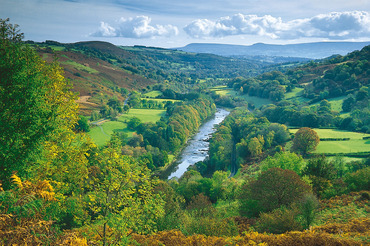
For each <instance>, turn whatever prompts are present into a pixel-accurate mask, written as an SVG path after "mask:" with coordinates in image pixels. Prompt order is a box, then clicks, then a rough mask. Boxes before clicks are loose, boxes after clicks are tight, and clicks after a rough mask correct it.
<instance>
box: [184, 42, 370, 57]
mask: <svg viewBox="0 0 370 246" xmlns="http://www.w3.org/2000/svg"><path fill="white" fill-rule="evenodd" d="M369 44H370V42H317V43H302V44H286V45H276V44H263V43H257V44H253V45H249V46H247V45H228V44H206V43H202V44H200V43H193V44H189V45H187V46H185V47H182V48H178V50H182V51H186V52H197V53H211V54H216V55H222V56H242V57H249V58H253V56H271V57H292V58H294V57H296V58H297V57H300V58H311V59H321V58H325V57H329V56H332V55H337V54H338V55H346V54H347V53H349V52H351V51H354V50H359V49H362V48H363V47H364V46H366V45H369Z"/></svg>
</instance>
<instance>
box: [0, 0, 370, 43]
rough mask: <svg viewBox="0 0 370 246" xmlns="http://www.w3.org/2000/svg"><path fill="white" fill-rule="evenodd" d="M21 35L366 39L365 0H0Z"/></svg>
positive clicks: (368, 9)
mask: <svg viewBox="0 0 370 246" xmlns="http://www.w3.org/2000/svg"><path fill="white" fill-rule="evenodd" d="M7 17H9V18H10V21H11V22H12V23H17V24H19V25H20V27H21V30H22V32H24V33H25V39H26V40H34V41H45V40H56V41H59V42H78V41H86V40H102V41H108V42H111V43H114V44H117V45H147V46H157V47H181V46H184V45H186V44H189V43H227V44H242V45H251V44H254V43H258V42H263V43H274V44H286V43H302V42H316V41H342V40H350V41H369V40H370V0H105V1H103V0H101V1H99V0H0V18H2V19H4V18H7Z"/></svg>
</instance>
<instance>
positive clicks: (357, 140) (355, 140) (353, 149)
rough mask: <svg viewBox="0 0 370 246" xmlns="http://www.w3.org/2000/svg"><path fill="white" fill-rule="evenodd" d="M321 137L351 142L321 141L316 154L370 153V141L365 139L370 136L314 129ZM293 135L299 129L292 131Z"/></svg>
mask: <svg viewBox="0 0 370 246" xmlns="http://www.w3.org/2000/svg"><path fill="white" fill-rule="evenodd" d="M314 130H315V131H316V132H317V134H318V135H319V137H320V138H321V139H322V138H349V139H350V140H349V141H320V143H319V145H318V146H317V148H316V150H315V151H314V152H313V153H316V154H340V153H342V154H351V153H358V152H370V139H366V140H364V139H363V137H370V134H365V133H359V132H350V131H344V130H336V129H314ZM289 131H290V132H291V133H296V132H297V131H298V129H290V130H289Z"/></svg>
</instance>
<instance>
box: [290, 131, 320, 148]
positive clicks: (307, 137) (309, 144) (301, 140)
mask: <svg viewBox="0 0 370 246" xmlns="http://www.w3.org/2000/svg"><path fill="white" fill-rule="evenodd" d="M319 142H320V138H319V136H318V135H317V133H316V132H315V131H314V130H312V129H311V128H308V127H303V128H301V129H299V130H298V131H297V132H296V133H295V134H294V139H293V146H292V149H293V150H294V151H296V152H299V153H301V154H303V155H306V154H307V153H308V152H310V151H313V150H315V149H316V147H317V145H318V144H319Z"/></svg>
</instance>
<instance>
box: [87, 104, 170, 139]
mask: <svg viewBox="0 0 370 246" xmlns="http://www.w3.org/2000/svg"><path fill="white" fill-rule="evenodd" d="M165 114H166V110H160V109H130V111H129V113H127V114H122V115H120V116H119V117H118V120H117V121H111V120H108V121H105V122H103V123H102V124H101V125H99V126H95V127H92V128H91V129H90V132H89V135H90V137H91V138H92V139H93V141H94V142H95V143H96V144H97V145H98V146H103V145H104V144H106V142H107V141H108V140H109V139H110V137H111V135H112V134H113V133H114V132H123V133H126V134H127V135H128V137H131V136H132V133H133V131H130V130H129V129H127V124H126V123H125V122H126V121H127V120H129V119H130V118H132V117H137V118H139V119H140V120H141V121H142V122H157V121H159V120H160V118H161V117H164V116H165Z"/></svg>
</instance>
